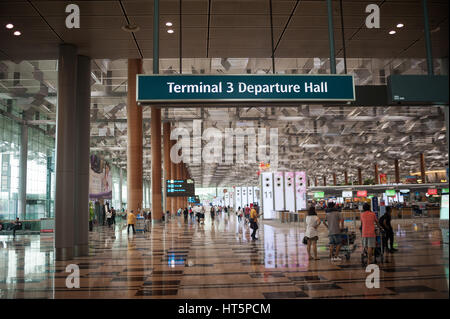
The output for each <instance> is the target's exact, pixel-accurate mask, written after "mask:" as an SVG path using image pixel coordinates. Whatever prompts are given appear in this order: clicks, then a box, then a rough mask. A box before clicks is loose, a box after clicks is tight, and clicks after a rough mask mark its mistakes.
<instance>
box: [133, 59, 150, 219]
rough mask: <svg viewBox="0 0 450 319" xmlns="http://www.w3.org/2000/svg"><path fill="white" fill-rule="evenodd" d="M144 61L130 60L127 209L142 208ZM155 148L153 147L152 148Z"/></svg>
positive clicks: (135, 209)
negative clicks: (140, 88) (140, 90)
mask: <svg viewBox="0 0 450 319" xmlns="http://www.w3.org/2000/svg"><path fill="white" fill-rule="evenodd" d="M140 73H142V60H140V59H128V101H127V137H128V145H127V209H128V210H133V211H134V212H136V211H137V209H138V208H142V187H143V185H142V173H143V170H142V151H143V149H142V107H141V106H139V105H137V103H136V75H137V74H140ZM152 147H153V146H152Z"/></svg>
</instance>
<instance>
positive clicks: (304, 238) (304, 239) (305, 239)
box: [303, 236, 308, 245]
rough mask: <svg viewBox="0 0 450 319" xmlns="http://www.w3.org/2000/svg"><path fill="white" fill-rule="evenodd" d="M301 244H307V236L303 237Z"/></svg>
mask: <svg viewBox="0 0 450 319" xmlns="http://www.w3.org/2000/svg"><path fill="white" fill-rule="evenodd" d="M303 245H308V238H307V237H306V236H305V237H303Z"/></svg>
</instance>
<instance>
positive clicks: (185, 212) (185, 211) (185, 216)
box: [183, 207, 189, 222]
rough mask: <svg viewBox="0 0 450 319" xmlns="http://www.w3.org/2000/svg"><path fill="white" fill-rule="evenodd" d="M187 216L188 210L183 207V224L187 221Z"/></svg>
mask: <svg viewBox="0 0 450 319" xmlns="http://www.w3.org/2000/svg"><path fill="white" fill-rule="evenodd" d="M188 214H189V211H188V208H187V207H185V208H184V210H183V215H184V222H187V220H188Z"/></svg>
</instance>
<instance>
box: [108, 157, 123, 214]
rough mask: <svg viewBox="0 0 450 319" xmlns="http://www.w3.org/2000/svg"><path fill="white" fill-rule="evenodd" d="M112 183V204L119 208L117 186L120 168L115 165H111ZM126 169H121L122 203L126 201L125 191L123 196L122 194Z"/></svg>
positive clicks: (118, 184) (118, 185)
mask: <svg viewBox="0 0 450 319" xmlns="http://www.w3.org/2000/svg"><path fill="white" fill-rule="evenodd" d="M111 171H112V183H113V187H112V201H111V202H112V206H113V207H114V208H115V209H116V210H119V209H120V191H119V187H120V169H119V168H118V167H117V166H115V165H112V169H111ZM126 177H127V171H126V170H122V204H124V203H125V202H126V192H125V196H124V194H123V192H124V189H125V190H126V188H127V179H126ZM122 207H124V208H125V206H124V205H123V206H122Z"/></svg>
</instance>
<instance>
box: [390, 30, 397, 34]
mask: <svg viewBox="0 0 450 319" xmlns="http://www.w3.org/2000/svg"><path fill="white" fill-rule="evenodd" d="M396 33H397V32H395V31H394V30H391V31H389V34H396Z"/></svg>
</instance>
